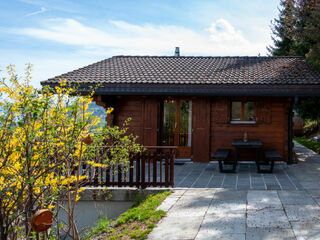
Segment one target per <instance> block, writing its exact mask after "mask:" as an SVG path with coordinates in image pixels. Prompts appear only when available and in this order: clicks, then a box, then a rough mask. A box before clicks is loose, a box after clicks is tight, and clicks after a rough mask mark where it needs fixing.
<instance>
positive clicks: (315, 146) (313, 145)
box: [294, 137, 320, 154]
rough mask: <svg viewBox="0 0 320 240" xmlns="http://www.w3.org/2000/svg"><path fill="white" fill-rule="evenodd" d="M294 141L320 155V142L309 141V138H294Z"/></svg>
mask: <svg viewBox="0 0 320 240" xmlns="http://www.w3.org/2000/svg"><path fill="white" fill-rule="evenodd" d="M294 140H296V141H297V142H298V143H300V144H302V145H303V146H305V147H307V148H309V149H312V150H313V151H315V152H316V153H319V154H320V142H316V141H310V140H309V138H306V137H295V138H294Z"/></svg>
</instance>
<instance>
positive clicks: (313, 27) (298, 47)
mask: <svg viewBox="0 0 320 240" xmlns="http://www.w3.org/2000/svg"><path fill="white" fill-rule="evenodd" d="M279 11H280V13H279V17H278V18H277V19H274V21H273V22H272V26H271V28H272V32H273V36H272V39H273V43H274V46H269V47H268V51H269V53H270V54H271V55H273V56H290V55H292V56H304V57H306V59H307V61H308V62H309V63H310V64H311V65H312V66H313V68H314V69H316V70H318V71H320V1H319V0H281V2H280V9H279ZM296 108H297V111H298V114H299V116H300V117H302V118H304V119H309V120H316V121H317V122H318V125H319V124H320V118H319V108H320V100H319V98H317V97H313V98H311V97H309V98H304V99H301V100H300V101H299V102H298V104H297V106H296Z"/></svg>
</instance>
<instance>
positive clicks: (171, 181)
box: [170, 149, 176, 187]
mask: <svg viewBox="0 0 320 240" xmlns="http://www.w3.org/2000/svg"><path fill="white" fill-rule="evenodd" d="M175 158H176V157H175V150H174V149H172V154H171V157H170V185H171V186H172V187H174V160H175Z"/></svg>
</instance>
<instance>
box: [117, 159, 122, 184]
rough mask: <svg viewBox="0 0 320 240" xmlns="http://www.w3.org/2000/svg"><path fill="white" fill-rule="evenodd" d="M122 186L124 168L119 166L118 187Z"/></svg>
mask: <svg viewBox="0 0 320 240" xmlns="http://www.w3.org/2000/svg"><path fill="white" fill-rule="evenodd" d="M121 186H122V166H121V165H120V164H119V165H118V187H121Z"/></svg>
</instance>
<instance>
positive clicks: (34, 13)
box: [24, 7, 47, 17]
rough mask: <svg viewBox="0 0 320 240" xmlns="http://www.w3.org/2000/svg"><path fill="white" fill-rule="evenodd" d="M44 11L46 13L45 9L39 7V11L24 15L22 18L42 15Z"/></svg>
mask: <svg viewBox="0 0 320 240" xmlns="http://www.w3.org/2000/svg"><path fill="white" fill-rule="evenodd" d="M45 11H47V9H46V8H45V7H41V8H40V10H39V11H36V12H32V13H29V14H26V15H24V17H30V16H33V15H37V14H40V13H44V12H45Z"/></svg>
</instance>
